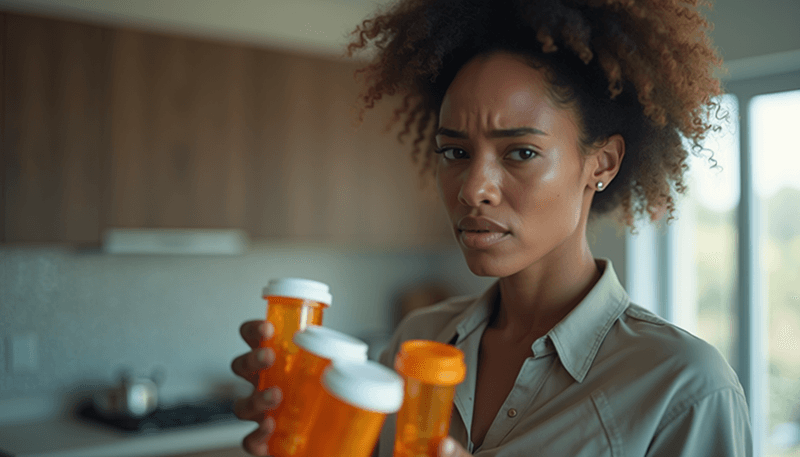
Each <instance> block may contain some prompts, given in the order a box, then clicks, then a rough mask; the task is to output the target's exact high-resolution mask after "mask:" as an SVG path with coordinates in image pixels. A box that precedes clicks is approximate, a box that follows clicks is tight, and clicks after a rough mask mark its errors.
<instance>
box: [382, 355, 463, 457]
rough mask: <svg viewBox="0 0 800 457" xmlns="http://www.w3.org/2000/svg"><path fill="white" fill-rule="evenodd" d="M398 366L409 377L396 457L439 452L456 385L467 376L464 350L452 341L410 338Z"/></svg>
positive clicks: (399, 417)
mask: <svg viewBox="0 0 800 457" xmlns="http://www.w3.org/2000/svg"><path fill="white" fill-rule="evenodd" d="M394 368H395V370H397V372H398V373H399V374H400V375H401V376H403V378H404V379H405V394H404V399H403V406H402V407H401V408H400V411H399V412H398V413H397V428H396V435H395V443H394V457H427V456H435V455H438V452H439V451H438V449H439V445H440V444H441V442H442V440H443V439H444V438H445V437H446V436H447V433H448V431H449V430H450V415H451V413H452V411H453V397H454V396H455V391H456V386H457V385H458V384H459V383H461V382H462V381H463V380H464V377H465V375H466V365H465V364H464V353H463V352H461V351H460V350H459V349H457V348H456V347H454V346H451V345H449V344H443V343H438V342H435V341H426V340H410V341H406V342H404V343H403V344H402V345H401V346H400V352H398V354H397V356H396V357H395V364H394Z"/></svg>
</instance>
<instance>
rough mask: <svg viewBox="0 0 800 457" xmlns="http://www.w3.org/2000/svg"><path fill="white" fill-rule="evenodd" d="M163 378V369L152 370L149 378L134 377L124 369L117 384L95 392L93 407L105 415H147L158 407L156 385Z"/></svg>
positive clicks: (161, 381)
mask: <svg viewBox="0 0 800 457" xmlns="http://www.w3.org/2000/svg"><path fill="white" fill-rule="evenodd" d="M163 379H164V374H163V370H156V371H154V373H153V375H152V376H151V377H150V378H147V377H134V376H133V375H132V374H131V371H130V370H125V371H123V372H122V374H121V376H120V380H119V383H118V384H117V386H115V387H111V388H109V389H106V390H103V391H100V392H98V393H97V394H95V396H94V404H95V408H96V409H97V410H98V412H99V413H101V414H103V415H106V416H128V417H144V416H147V415H148V414H150V413H152V412H153V411H155V410H156V408H157V407H158V386H159V384H161V383H163Z"/></svg>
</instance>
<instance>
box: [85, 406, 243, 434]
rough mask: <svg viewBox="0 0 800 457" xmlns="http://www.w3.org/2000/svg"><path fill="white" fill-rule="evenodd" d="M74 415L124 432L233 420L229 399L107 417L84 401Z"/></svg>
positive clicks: (234, 418)
mask: <svg viewBox="0 0 800 457" xmlns="http://www.w3.org/2000/svg"><path fill="white" fill-rule="evenodd" d="M76 415H77V417H78V419H80V420H84V421H88V422H94V423H99V424H103V425H107V426H110V427H112V428H115V429H118V430H122V431H126V432H147V431H156V430H164V429H172V428H178V427H185V426H189V425H198V424H206V423H211V422H219V421H229V420H236V419H237V418H236V416H235V415H234V414H233V400H207V401H202V402H194V403H185V404H179V405H174V406H167V407H159V408H157V409H156V410H155V411H153V412H152V413H150V414H148V415H147V416H144V417H131V416H125V415H117V416H108V415H105V414H103V413H101V412H100V411H98V410H97V409H96V408H95V407H94V405H93V404H91V403H90V402H87V403H86V404H83V405H80V406H79V407H78V409H77V410H76Z"/></svg>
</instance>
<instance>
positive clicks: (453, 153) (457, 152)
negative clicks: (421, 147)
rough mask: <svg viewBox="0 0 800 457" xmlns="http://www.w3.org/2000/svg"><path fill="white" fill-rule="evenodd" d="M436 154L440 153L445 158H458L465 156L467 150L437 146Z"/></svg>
mask: <svg viewBox="0 0 800 457" xmlns="http://www.w3.org/2000/svg"><path fill="white" fill-rule="evenodd" d="M436 153H437V154H442V155H443V156H444V158H445V159H447V160H458V159H464V158H466V157H467V151H465V150H463V149H458V148H439V149H437V150H436Z"/></svg>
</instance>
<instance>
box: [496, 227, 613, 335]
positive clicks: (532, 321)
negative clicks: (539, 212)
mask: <svg viewBox="0 0 800 457" xmlns="http://www.w3.org/2000/svg"><path fill="white" fill-rule="evenodd" d="M600 276H601V272H600V269H599V268H598V266H597V264H596V263H595V260H594V258H593V256H592V253H591V251H590V249H589V243H588V241H587V240H586V236H585V235H584V236H582V237H581V239H580V241H579V242H577V243H568V242H567V243H564V244H563V245H562V246H561V247H560V249H556V250H554V251H553V252H551V253H549V254H548V255H547V256H545V257H543V258H542V259H540V260H539V261H537V262H536V263H534V264H532V265H530V266H529V267H527V268H526V269H524V270H522V271H520V272H518V273H516V274H514V275H512V276H509V277H506V278H501V279H500V282H499V286H500V301H499V304H498V305H499V306H498V307H497V308H496V310H495V313H494V316H493V319H492V321H491V323H490V326H491V327H492V328H494V329H496V330H498V331H499V332H501V333H502V334H504V335H506V336H507V337H509V338H511V339H517V340H519V339H525V338H526V337H534V336H535V337H537V338H538V337H539V336H541V335H544V334H545V333H547V332H548V331H550V329H552V328H553V327H554V326H555V325H556V324H557V323H558V322H559V321H561V320H562V319H563V318H564V317H565V316H566V315H567V314H569V312H570V311H572V309H573V308H575V306H577V305H578V303H580V301H581V300H583V298H584V297H586V295H587V294H588V293H589V291H590V290H591V289H592V287H594V285H595V284H596V283H597V281H598V280H599V279H600Z"/></svg>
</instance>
